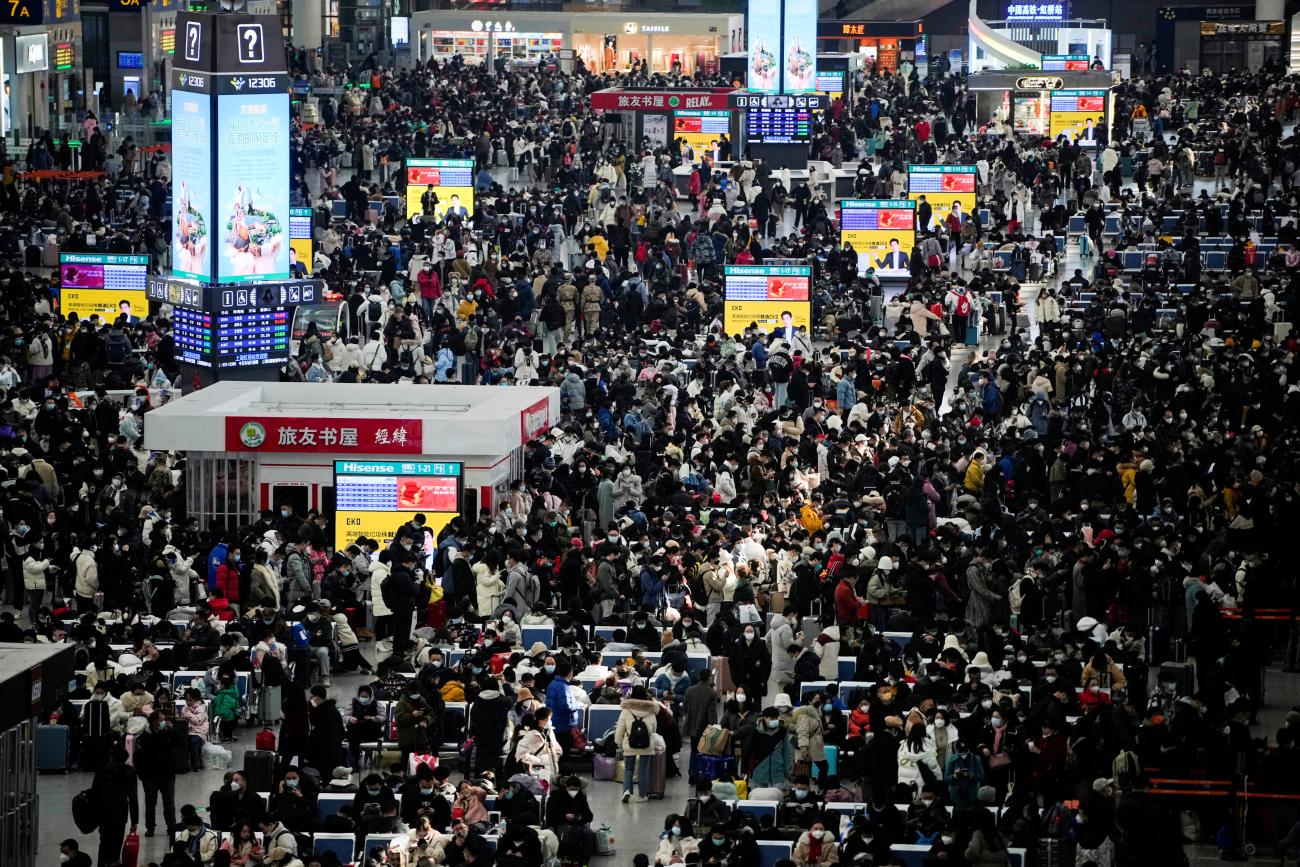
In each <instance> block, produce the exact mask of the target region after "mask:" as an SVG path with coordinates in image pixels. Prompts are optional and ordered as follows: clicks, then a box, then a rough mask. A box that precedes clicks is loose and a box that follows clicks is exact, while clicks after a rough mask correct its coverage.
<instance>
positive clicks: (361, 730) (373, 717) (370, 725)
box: [344, 686, 381, 772]
mask: <svg viewBox="0 0 1300 867" xmlns="http://www.w3.org/2000/svg"><path fill="white" fill-rule="evenodd" d="M344 724H345V725H346V728H347V740H348V752H349V753H350V754H351V756H352V770H353V771H354V772H355V771H359V770H361V744H362V743H363V742H369V741H378V740H380V737H379V735H380V727H381V720H380V718H379V706H378V703H377V702H376V701H375V698H374V694H373V692H372V691H371V689H370V687H369V686H361V687H358V688H357V694H356V697H355V698H353V699H352V705H351V707H350V708H349V709H348V714H347V718H346V719H345V720H344Z"/></svg>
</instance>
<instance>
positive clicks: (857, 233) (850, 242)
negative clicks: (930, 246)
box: [840, 199, 916, 279]
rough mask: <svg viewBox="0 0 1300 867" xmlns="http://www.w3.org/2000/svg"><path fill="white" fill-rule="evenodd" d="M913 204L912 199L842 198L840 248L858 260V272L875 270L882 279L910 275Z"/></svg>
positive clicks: (914, 219)
mask: <svg viewBox="0 0 1300 867" xmlns="http://www.w3.org/2000/svg"><path fill="white" fill-rule="evenodd" d="M915 224H916V202H913V201H912V200H911V199H845V200H844V201H842V202H840V245H841V247H843V248H844V249H845V251H847V250H848V249H849V248H852V250H853V252H854V253H856V254H857V257H858V273H859V274H866V273H867V269H868V268H874V269H875V271H876V275H877V276H879V277H881V278H882V279H899V278H901V279H907V278H909V277H911V276H912V271H911V267H912V262H911V254H912V246H913V245H914V244H915V243H916V231H915Z"/></svg>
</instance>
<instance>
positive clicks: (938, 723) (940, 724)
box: [934, 719, 948, 729]
mask: <svg viewBox="0 0 1300 867" xmlns="http://www.w3.org/2000/svg"><path fill="white" fill-rule="evenodd" d="M946 725H948V721H947V720H946V719H937V720H935V721H934V727H935V728H937V729H941V728H943V727H944V726H946Z"/></svg>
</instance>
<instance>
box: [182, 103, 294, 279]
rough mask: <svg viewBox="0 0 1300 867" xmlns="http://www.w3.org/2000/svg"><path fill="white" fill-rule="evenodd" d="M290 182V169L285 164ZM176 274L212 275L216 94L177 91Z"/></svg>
mask: <svg viewBox="0 0 1300 867" xmlns="http://www.w3.org/2000/svg"><path fill="white" fill-rule="evenodd" d="M285 172H286V175H285V177H286V183H287V182H288V181H287V178H288V169H287V167H286V169H285ZM172 191H173V192H172V274H173V275H174V276H176V277H181V278H183V279H187V280H199V281H202V282H207V281H210V280H211V279H212V239H213V235H214V232H215V229H216V227H215V226H214V225H213V219H212V217H213V213H212V97H210V96H209V95H208V94H206V93H190V92H188V91H183V90H173V91H172Z"/></svg>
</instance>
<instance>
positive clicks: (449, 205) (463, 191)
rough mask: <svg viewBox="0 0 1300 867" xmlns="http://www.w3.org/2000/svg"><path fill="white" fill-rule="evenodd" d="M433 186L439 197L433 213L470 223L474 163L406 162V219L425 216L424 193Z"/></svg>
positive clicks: (440, 160)
mask: <svg viewBox="0 0 1300 867" xmlns="http://www.w3.org/2000/svg"><path fill="white" fill-rule="evenodd" d="M430 187H433V191H434V193H436V194H437V196H438V204H437V205H435V206H434V209H433V211H434V214H435V215H436V216H437V217H438V218H439V219H441V218H443V217H445V216H446V215H447V213H448V212H451V213H453V214H455V215H458V216H460V218H461V219H463V220H468V219H469V218H470V217H472V216H473V215H474V161H473V160H451V159H418V158H412V159H409V160H407V161H406V216H407V218H408V219H409V218H411V217H412V216H414V215H416V214H419V213H423V211H424V203H423V202H424V194H425V193H426V192H427V191H428V189H429V188H430Z"/></svg>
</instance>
